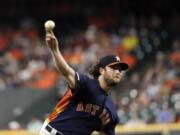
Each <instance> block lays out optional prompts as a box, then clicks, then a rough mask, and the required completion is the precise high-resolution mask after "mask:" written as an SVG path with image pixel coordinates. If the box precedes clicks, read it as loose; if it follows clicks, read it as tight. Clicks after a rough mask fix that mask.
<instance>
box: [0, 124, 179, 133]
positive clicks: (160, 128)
mask: <svg viewBox="0 0 180 135" xmlns="http://www.w3.org/2000/svg"><path fill="white" fill-rule="evenodd" d="M0 135H38V133H29V132H28V131H27V130H16V131H8V130H4V131H0ZM93 135H98V134H97V133H93ZM116 135H180V124H150V125H141V126H137V125H134V126H117V128H116Z"/></svg>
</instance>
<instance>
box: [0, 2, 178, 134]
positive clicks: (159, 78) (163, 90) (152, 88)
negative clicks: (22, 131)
mask: <svg viewBox="0 0 180 135" xmlns="http://www.w3.org/2000/svg"><path fill="white" fill-rule="evenodd" d="M76 6H77V5H76ZM76 6H75V7H76ZM114 6H115V5H114ZM63 7H66V8H63V9H61V10H57V8H53V9H54V11H58V12H57V13H62V14H66V13H70V12H71V11H72V10H73V8H72V7H71V6H69V5H68V4H67V5H63ZM77 7H78V6H77ZM90 7H91V6H90ZM115 7H116V6H115ZM41 8H43V5H42V6H41ZM101 8H103V7H101ZM55 9H56V10H55ZM90 9H91V10H90ZM115 9H117V7H116V8H115ZM74 10H75V9H74ZM95 11H96V10H95V9H93V8H92V7H91V8H89V10H86V13H84V14H86V15H87V14H91V13H93V12H95ZM105 11H106V10H104V11H103V12H101V13H100V14H99V16H101V15H103V16H102V17H99V16H98V15H97V16H91V15H90V16H89V17H88V18H86V24H87V27H85V28H84V24H82V27H83V29H73V28H72V29H71V28H69V29H70V30H69V32H67V31H66V32H67V33H65V35H63V36H62V33H63V31H62V30H66V28H63V26H61V25H62V23H58V22H57V24H56V26H57V27H56V28H55V34H56V35H57V38H58V40H59V48H60V50H61V52H62V54H63V56H64V58H65V60H66V61H67V62H68V63H69V64H70V65H71V66H72V67H73V68H74V69H75V70H77V71H79V72H83V73H85V74H88V69H89V67H90V66H91V65H92V64H95V62H96V60H97V59H98V58H100V57H101V56H104V55H107V54H117V55H119V56H120V58H121V60H122V61H125V62H127V63H128V65H129V67H130V68H129V70H128V72H127V74H126V75H125V78H124V80H123V81H122V82H121V83H120V85H119V86H118V87H115V88H114V90H113V91H112V92H111V95H112V97H113V100H114V102H115V104H116V105H117V110H118V115H119V119H120V121H119V124H124V125H127V126H131V125H134V124H147V123H170V122H180V72H179V64H180V38H179V33H178V30H179V29H180V27H179V22H180V18H179V16H178V15H177V14H176V13H172V15H171V16H170V17H169V19H166V20H168V22H167V23H164V22H163V18H161V17H159V16H158V15H155V14H153V15H151V16H149V17H145V16H142V17H137V16H135V15H134V14H128V15H127V16H125V17H122V18H121V19H120V20H121V21H119V20H118V21H117V20H113V19H114V18H116V16H111V14H108V12H105ZM110 11H112V12H113V13H114V12H115V10H113V9H110ZM73 13H74V14H75V13H77V14H80V12H79V10H76V12H73ZM110 13H111V12H110ZM39 14H41V13H39ZM81 19H82V18H81ZM70 23H73V21H72V22H70ZM118 23H119V24H118ZM71 25H73V24H71ZM77 25H78V26H80V24H75V26H77ZM37 26H38V24H37V22H35V21H34V20H33V19H25V20H23V21H22V22H21V23H19V24H18V27H13V26H12V27H11V26H10V25H9V26H5V27H0V92H3V91H8V89H9V88H13V89H14V90H15V88H19V87H21V88H27V87H28V88H33V89H38V90H50V89H54V88H57V89H58V93H57V96H58V98H61V96H62V95H63V94H64V90H66V87H67V86H66V83H65V82H64V80H63V78H62V77H61V75H60V74H59V73H58V72H57V70H56V68H55V65H54V63H53V61H52V59H51V54H50V51H49V50H48V49H47V47H46V45H45V41H44V35H43V34H44V30H42V29H43V26H38V27H37ZM66 26H67V25H66ZM68 26H69V25H68ZM61 28H62V29H61ZM39 29H41V30H39ZM40 32H42V33H40ZM41 125H42V121H41V120H38V119H37V118H36V117H33V118H32V120H31V121H30V122H29V123H28V124H27V125H26V126H23V127H27V129H29V130H30V131H31V130H32V131H33V130H36V128H37V129H39V128H40V127H41ZM8 126H9V128H11V129H17V128H21V127H22V126H21V125H19V124H18V123H17V122H16V121H11V122H10V123H9V125H8Z"/></svg>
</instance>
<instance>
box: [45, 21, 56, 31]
mask: <svg viewBox="0 0 180 135" xmlns="http://www.w3.org/2000/svg"><path fill="white" fill-rule="evenodd" d="M44 27H45V28H46V29H49V30H52V29H54V27H55V22H54V21H52V20H48V21H46V22H45V23H44Z"/></svg>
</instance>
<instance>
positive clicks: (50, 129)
mask: <svg viewBox="0 0 180 135" xmlns="http://www.w3.org/2000/svg"><path fill="white" fill-rule="evenodd" d="M45 128H46V130H47V131H48V132H49V133H51V132H52V130H53V128H52V127H50V126H49V125H47V126H46V127H45ZM54 135H63V134H62V133H60V132H58V131H57V132H56V133H55V134H54Z"/></svg>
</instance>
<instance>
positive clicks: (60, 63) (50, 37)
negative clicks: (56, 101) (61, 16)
mask: <svg viewBox="0 0 180 135" xmlns="http://www.w3.org/2000/svg"><path fill="white" fill-rule="evenodd" d="M45 30H46V38H45V39H46V44H47V46H48V47H49V48H50V50H51V54H52V57H53V60H54V62H55V64H56V67H57V69H58V70H59V72H60V73H61V74H62V75H63V76H64V77H65V79H66V80H67V82H68V84H69V86H70V87H71V88H74V87H75V71H74V69H72V68H71V67H70V66H69V65H68V64H67V62H66V61H65V59H64V58H63V56H62V54H61V52H60V50H59V48H58V40H57V38H56V36H55V35H54V33H53V27H48V25H47V26H46V25H45Z"/></svg>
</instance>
